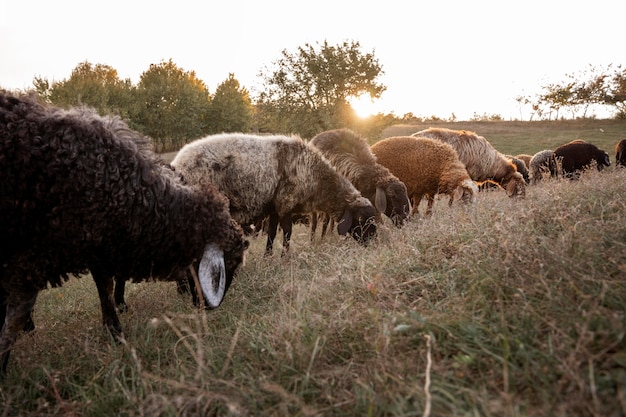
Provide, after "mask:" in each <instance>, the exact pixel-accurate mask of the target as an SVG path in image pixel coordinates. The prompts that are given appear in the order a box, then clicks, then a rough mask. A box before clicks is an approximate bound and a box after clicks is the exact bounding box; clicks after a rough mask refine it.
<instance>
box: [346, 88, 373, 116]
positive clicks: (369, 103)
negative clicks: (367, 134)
mask: <svg viewBox="0 0 626 417" xmlns="http://www.w3.org/2000/svg"><path fill="white" fill-rule="evenodd" d="M349 103H350V107H352V109H353V110H354V112H355V113H356V115H357V116H358V117H360V118H363V119H364V118H366V117H369V116H372V115H373V114H376V113H377V111H376V105H375V104H374V100H373V99H372V98H371V97H370V95H369V93H363V94H361V95H360V96H357V97H352V98H351V100H349Z"/></svg>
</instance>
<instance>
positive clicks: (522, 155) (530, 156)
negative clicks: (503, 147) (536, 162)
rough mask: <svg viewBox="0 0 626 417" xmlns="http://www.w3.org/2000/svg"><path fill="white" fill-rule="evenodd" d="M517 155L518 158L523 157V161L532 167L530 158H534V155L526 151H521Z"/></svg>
mask: <svg viewBox="0 0 626 417" xmlns="http://www.w3.org/2000/svg"><path fill="white" fill-rule="evenodd" d="M515 157H516V158H517V159H521V160H522V161H524V164H526V168H529V167H530V160H531V159H532V158H533V156H532V155H528V154H526V153H520V154H518V155H515Z"/></svg>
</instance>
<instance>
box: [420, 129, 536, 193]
mask: <svg viewBox="0 0 626 417" xmlns="http://www.w3.org/2000/svg"><path fill="white" fill-rule="evenodd" d="M412 136H414V137H417V136H421V137H429V138H432V139H438V140H440V141H443V142H446V143H448V144H450V145H451V146H452V147H453V148H454V150H455V151H456V152H457V154H458V155H459V160H460V161H461V162H463V163H464V164H465V168H466V169H467V172H468V173H469V175H470V177H471V178H472V179H473V180H474V181H476V182H479V183H481V182H484V181H487V180H491V181H494V182H496V183H498V184H499V185H501V186H502V188H504V189H505V190H506V193H507V195H508V196H509V197H523V196H524V195H526V182H525V181H524V178H523V176H522V174H520V173H519V172H517V168H516V167H515V164H513V162H512V161H511V160H510V159H509V158H507V157H505V156H504V155H503V154H501V153H500V152H498V151H497V150H496V149H495V148H494V147H493V146H492V145H491V143H489V141H487V139H485V138H484V137H482V136H478V135H477V134H476V133H474V132H469V131H465V130H452V129H445V128H429V129H426V130H422V131H420V132H417V133H414V134H413V135H412Z"/></svg>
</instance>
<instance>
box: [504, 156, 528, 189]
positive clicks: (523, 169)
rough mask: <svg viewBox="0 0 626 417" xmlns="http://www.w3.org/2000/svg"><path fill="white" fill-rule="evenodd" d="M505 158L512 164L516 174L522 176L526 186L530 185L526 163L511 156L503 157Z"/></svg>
mask: <svg viewBox="0 0 626 417" xmlns="http://www.w3.org/2000/svg"><path fill="white" fill-rule="evenodd" d="M505 157H507V158H509V159H510V160H511V161H512V162H513V164H514V165H515V168H516V169H517V172H519V173H520V174H522V178H524V182H526V184H528V183H530V172H529V171H528V168H527V165H526V162H524V160H523V159H520V158H518V157H517V156H513V155H505Z"/></svg>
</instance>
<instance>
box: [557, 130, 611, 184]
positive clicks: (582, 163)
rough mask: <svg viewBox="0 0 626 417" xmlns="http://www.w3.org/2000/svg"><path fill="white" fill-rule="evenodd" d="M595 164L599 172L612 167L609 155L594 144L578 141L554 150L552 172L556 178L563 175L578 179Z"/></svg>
mask: <svg viewBox="0 0 626 417" xmlns="http://www.w3.org/2000/svg"><path fill="white" fill-rule="evenodd" d="M594 164H595V166H596V168H597V170H598V171H602V169H603V168H604V167H605V166H607V167H608V166H611V161H610V159H609V154H608V153H606V152H605V151H603V150H602V149H600V148H598V147H597V146H596V145H594V144H592V143H589V142H586V141H584V140H582V139H576V140H573V141H571V142H568V143H566V144H563V145H561V146H559V147H558V148H556V149H555V150H554V154H553V156H552V158H551V159H550V172H551V174H552V176H554V177H557V176H561V175H562V176H564V177H566V178H570V179H577V178H578V177H579V176H580V173H581V172H582V171H584V170H585V169H588V168H589V167H590V166H592V165H594Z"/></svg>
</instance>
